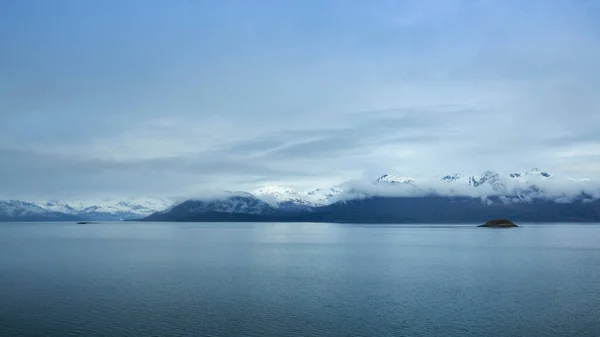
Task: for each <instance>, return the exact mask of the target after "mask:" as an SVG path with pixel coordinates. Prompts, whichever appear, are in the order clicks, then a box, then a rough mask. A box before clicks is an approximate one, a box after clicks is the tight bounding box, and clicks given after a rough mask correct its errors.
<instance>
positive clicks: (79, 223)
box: [76, 221, 93, 225]
mask: <svg viewBox="0 0 600 337" xmlns="http://www.w3.org/2000/svg"><path fill="white" fill-rule="evenodd" d="M92 223H93V222H91V221H77V222H76V224H78V225H88V224H92Z"/></svg>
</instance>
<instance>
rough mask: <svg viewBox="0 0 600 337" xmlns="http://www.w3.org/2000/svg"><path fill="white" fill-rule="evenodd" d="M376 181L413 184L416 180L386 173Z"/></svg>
mask: <svg viewBox="0 0 600 337" xmlns="http://www.w3.org/2000/svg"><path fill="white" fill-rule="evenodd" d="M375 182H376V183H388V184H412V183H414V182H415V180H414V179H413V178H409V177H403V176H397V175H393V174H384V175H382V176H381V177H379V178H377V180H375Z"/></svg>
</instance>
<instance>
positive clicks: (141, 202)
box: [32, 198, 173, 221]
mask: <svg viewBox="0 0 600 337" xmlns="http://www.w3.org/2000/svg"><path fill="white" fill-rule="evenodd" d="M32 204H34V205H36V206H37V207H39V208H40V209H43V210H46V211H50V212H58V213H64V214H68V215H72V216H75V217H77V218H80V219H84V220H98V221H120V220H130V219H139V218H143V217H146V216H148V215H150V214H152V213H154V212H157V211H161V210H164V209H166V208H168V207H170V206H171V205H172V204H173V202H172V201H170V200H168V199H158V198H122V199H104V200H96V201H89V200H88V201H64V200H50V201H37V202H34V203H32Z"/></svg>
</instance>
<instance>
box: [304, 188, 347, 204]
mask: <svg viewBox="0 0 600 337" xmlns="http://www.w3.org/2000/svg"><path fill="white" fill-rule="evenodd" d="M344 191H345V188H344V187H343V186H341V185H335V186H332V187H330V188H317V189H315V190H312V191H310V192H308V193H307V194H306V196H307V198H308V200H309V201H310V202H312V203H313V204H315V205H328V204H330V203H332V202H335V201H337V198H338V197H339V196H340V195H341V194H342V193H344Z"/></svg>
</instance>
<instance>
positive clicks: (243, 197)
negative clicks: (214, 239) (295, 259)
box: [0, 169, 600, 223]
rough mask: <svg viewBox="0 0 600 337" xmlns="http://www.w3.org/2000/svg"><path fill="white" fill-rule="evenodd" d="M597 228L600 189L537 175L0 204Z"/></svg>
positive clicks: (71, 211) (53, 214)
mask: <svg viewBox="0 0 600 337" xmlns="http://www.w3.org/2000/svg"><path fill="white" fill-rule="evenodd" d="M494 217H510V218H511V219H513V220H515V221H600V188H599V185H597V184H596V183H595V182H594V181H592V180H590V179H572V178H569V177H564V176H560V175H555V174H552V173H549V172H547V171H543V170H540V169H531V170H527V171H525V172H514V173H508V174H499V173H497V172H493V171H486V172H483V173H481V174H476V175H465V174H459V173H455V174H448V175H443V176H438V177H433V178H430V179H414V178H411V177H407V176H402V175H394V174H385V175H382V176H380V177H378V178H377V179H373V180H369V181H349V182H346V183H344V184H340V185H336V186H332V187H329V188H319V189H313V190H310V191H304V192H301V191H296V190H294V189H292V188H290V187H286V186H278V185H273V186H264V187H261V188H258V189H256V190H254V191H251V192H243V191H240V192H224V193H221V194H219V195H214V196H211V197H204V198H192V199H187V200H184V201H182V202H173V201H171V200H168V199H151V198H147V199H143V198H137V199H136V198H129V199H113V200H103V201H101V202H65V201H56V200H55V201H42V202H27V201H18V200H10V201H0V221H19V220H21V221H45V220H49V221H71V220H97V221H118V220H136V219H141V220H145V221H299V222H302V221H314V222H324V221H327V222H361V223H402V222H466V221H468V222H480V221H483V220H486V219H489V218H494Z"/></svg>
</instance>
